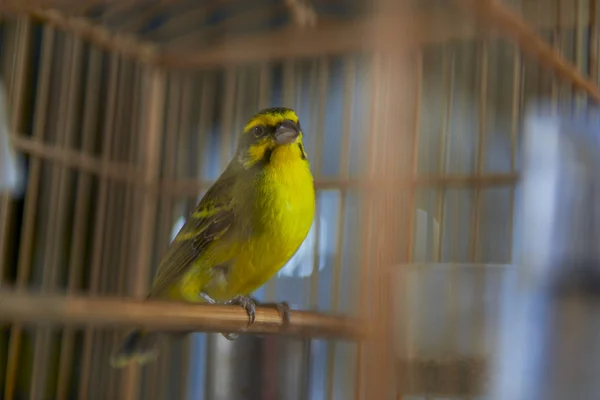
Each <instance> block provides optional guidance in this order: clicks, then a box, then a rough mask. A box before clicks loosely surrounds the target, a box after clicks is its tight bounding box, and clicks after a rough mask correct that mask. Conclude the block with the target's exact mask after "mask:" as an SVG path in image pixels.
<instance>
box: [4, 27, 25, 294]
mask: <svg viewBox="0 0 600 400" xmlns="http://www.w3.org/2000/svg"><path fill="white" fill-rule="evenodd" d="M16 30H17V32H16V35H15V38H14V40H13V43H14V46H15V47H14V49H13V51H14V55H13V57H12V63H11V64H12V65H11V67H12V70H11V71H10V81H8V82H6V81H5V82H6V85H5V87H6V88H7V89H8V93H6V96H7V99H6V101H9V99H10V107H9V108H8V110H7V111H8V112H10V113H11V115H10V117H9V118H10V121H9V122H8V124H7V125H8V126H10V132H11V133H13V134H14V133H17V132H18V133H21V132H20V130H21V128H22V127H21V125H22V123H23V112H24V95H25V82H26V80H27V78H28V77H27V75H26V73H25V72H26V71H27V66H26V62H27V59H28V57H29V53H30V47H31V21H30V20H29V18H27V17H21V18H19V19H18V20H17V29H16ZM0 202H1V204H0V263H1V264H4V263H5V262H6V259H7V258H6V256H7V254H6V252H7V245H8V240H9V237H8V236H9V230H10V229H11V227H12V225H13V222H14V221H13V217H14V213H13V212H12V210H13V203H12V202H11V198H10V194H8V193H7V194H3V195H2V194H0ZM4 268H5V267H4V266H0V283H1V281H2V278H3V276H4V270H3V269H4Z"/></svg>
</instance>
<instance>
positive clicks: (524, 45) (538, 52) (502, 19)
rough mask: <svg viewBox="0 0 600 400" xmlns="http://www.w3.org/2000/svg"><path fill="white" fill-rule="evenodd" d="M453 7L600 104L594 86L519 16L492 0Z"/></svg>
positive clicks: (469, 1) (471, 0) (466, 0)
mask: <svg viewBox="0 0 600 400" xmlns="http://www.w3.org/2000/svg"><path fill="white" fill-rule="evenodd" d="M454 2H455V3H456V4H458V5H459V6H461V7H463V8H464V9H466V10H468V11H472V12H474V13H475V14H476V15H477V17H479V18H480V19H482V20H483V21H485V22H487V23H489V24H491V25H492V26H495V27H497V28H498V29H499V30H500V31H501V32H502V33H503V34H504V35H505V36H507V37H509V38H510V39H511V40H513V41H514V42H515V43H516V44H517V45H518V46H519V47H520V48H521V49H522V50H523V52H525V53H527V54H529V55H530V56H533V57H534V58H536V59H537V60H538V61H539V62H540V64H541V66H542V67H544V68H548V69H550V70H552V71H553V72H555V73H556V74H557V75H558V76H559V77H562V78H563V79H565V80H567V81H568V82H570V83H571V84H572V85H573V86H574V87H576V88H578V89H580V90H582V91H584V92H585V93H587V94H588V95H589V96H590V97H591V98H593V99H594V100H595V101H596V102H598V101H600V91H599V90H598V87H597V86H596V85H595V84H594V83H593V82H592V81H591V80H590V79H588V78H587V77H585V76H584V75H583V74H581V73H580V72H579V69H578V68H577V67H576V66H574V65H573V64H571V63H570V62H568V61H567V60H565V59H564V58H563V57H562V56H561V55H560V54H559V53H558V51H556V50H555V49H553V48H552V47H551V46H550V45H549V44H548V43H546V42H545V41H544V40H543V39H542V38H541V37H540V36H539V35H538V34H537V32H536V31H535V30H534V29H533V28H531V26H529V25H528V24H527V23H526V22H525V21H523V19H522V18H521V17H519V16H518V15H517V14H516V13H514V12H513V11H511V10H510V9H508V7H506V6H504V5H502V4H500V3H499V2H498V1H496V0H491V1H480V0H454Z"/></svg>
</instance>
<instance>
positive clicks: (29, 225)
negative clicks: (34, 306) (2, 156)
mask: <svg viewBox="0 0 600 400" xmlns="http://www.w3.org/2000/svg"><path fill="white" fill-rule="evenodd" d="M54 35H55V32H54V29H53V28H51V27H44V29H43V33H42V51H41V58H40V70H39V78H38V85H37V92H36V104H35V116H34V122H33V139H34V140H35V141H38V142H41V141H42V140H43V137H44V131H45V129H46V121H47V112H48V101H49V89H50V73H51V71H52V59H53V52H54ZM30 160H31V161H30V164H29V177H28V181H27V196H26V197H25V207H24V212H23V221H22V223H21V226H22V228H21V229H22V230H21V240H20V247H19V261H18V263H17V281H16V287H17V289H23V288H25V287H26V286H27V283H28V281H29V279H30V275H31V264H32V259H31V256H32V253H33V241H34V232H35V228H36V226H35V221H36V219H37V215H36V214H37V200H38V196H39V191H40V178H41V172H42V171H41V167H42V160H41V159H40V158H39V156H34V155H32V156H31V158H30ZM22 331H23V327H22V326H21V325H20V324H15V325H13V327H12V329H11V334H10V340H9V344H8V361H7V367H6V380H5V387H4V398H5V399H6V400H11V399H14V398H15V385H16V379H17V371H18V362H19V348H20V346H21V337H22Z"/></svg>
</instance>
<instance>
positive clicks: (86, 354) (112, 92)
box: [79, 54, 119, 399]
mask: <svg viewBox="0 0 600 400" xmlns="http://www.w3.org/2000/svg"><path fill="white" fill-rule="evenodd" d="M118 75H119V56H118V54H112V55H111V57H110V66H109V82H108V91H107V98H106V104H107V105H108V107H107V108H106V113H105V115H104V123H105V126H104V130H103V132H102V153H101V154H102V156H101V157H102V161H101V164H100V167H101V170H106V169H107V162H108V160H109V156H110V154H109V151H110V148H111V143H112V139H113V132H114V129H113V126H114V112H115V110H114V108H115V103H116V98H117V82H118V80H117V79H118ZM107 192H108V188H107V180H106V178H105V177H101V179H100V182H99V190H98V195H97V201H98V203H97V205H96V214H95V219H94V240H93V243H94V244H93V252H92V261H91V265H90V288H89V293H90V294H91V295H96V294H98V293H99V291H100V289H101V287H100V278H101V268H102V253H103V250H104V245H105V244H104V229H105V220H106V203H107V197H108V193H107ZM94 341H95V339H94V332H93V331H92V330H91V329H86V330H85V332H84V338H83V352H82V361H81V380H80V383H79V397H80V398H83V399H85V398H88V393H89V392H88V389H89V388H90V382H91V380H92V376H93V374H92V369H93V365H92V362H93V352H94Z"/></svg>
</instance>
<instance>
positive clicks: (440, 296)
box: [0, 0, 600, 400]
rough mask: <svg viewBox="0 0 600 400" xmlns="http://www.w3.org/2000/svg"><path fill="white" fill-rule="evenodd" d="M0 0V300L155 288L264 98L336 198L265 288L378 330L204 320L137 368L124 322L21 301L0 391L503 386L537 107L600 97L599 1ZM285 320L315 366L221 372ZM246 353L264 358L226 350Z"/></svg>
mask: <svg viewBox="0 0 600 400" xmlns="http://www.w3.org/2000/svg"><path fill="white" fill-rule="evenodd" d="M0 12H1V14H0V77H1V79H2V81H3V83H4V86H5V87H6V94H5V101H4V102H3V103H4V105H5V107H6V111H5V112H4V113H2V112H0V117H1V118H2V120H1V121H0V123H1V124H2V126H1V127H0V133H2V135H4V136H3V137H4V138H8V139H9V140H8V141H0V144H2V145H3V146H4V147H5V148H6V150H7V151H6V153H2V152H0V155H2V154H5V156H4V159H2V160H0V161H1V162H2V163H3V164H2V168H3V171H8V168H16V169H17V170H19V168H20V170H19V171H20V173H21V175H19V176H21V179H22V181H21V183H22V185H21V187H20V189H19V188H17V189H18V190H17V189H14V190H9V189H6V190H5V194H4V195H3V196H2V198H1V201H0V263H1V264H0V268H1V269H0V272H1V275H0V277H1V283H0V294H1V293H3V292H2V290H3V289H4V290H5V291H6V292H5V293H6V294H4V295H3V296H5V297H3V298H2V299H5V300H6V299H9V298H10V296H11V293H13V292H14V291H23V293H32V294H36V293H37V294H39V293H43V294H49V295H53V296H63V297H62V298H64V299H66V301H67V302H68V301H69V298H70V296H80V297H84V298H87V297H90V298H97V297H101V298H104V297H111V298H138V299H139V298H143V297H144V296H145V294H146V291H147V290H148V288H149V285H150V282H151V279H152V277H153V275H154V272H155V268H156V266H157V264H158V261H159V259H160V257H161V256H162V255H163V254H164V252H165V251H166V249H167V247H168V245H169V242H170V240H172V238H173V237H174V236H175V234H176V232H177V231H178V229H179V228H180V227H181V225H182V224H183V222H184V220H185V218H186V216H187V215H188V214H189V213H190V212H191V210H192V209H193V208H194V206H195V205H196V203H197V201H198V200H199V199H200V198H201V196H202V195H203V194H204V193H205V191H206V190H207V189H208V187H209V186H210V184H211V183H212V182H213V181H214V180H215V179H216V178H217V177H218V175H219V174H220V172H221V171H222V170H223V168H224V167H225V165H226V164H227V163H228V162H229V160H230V158H231V156H232V155H233V151H234V149H235V145H236V143H235V138H236V135H237V133H238V132H240V130H241V129H242V127H243V125H244V123H245V121H246V119H247V118H248V117H249V116H250V115H252V114H253V113H255V112H256V111H257V110H259V109H261V108H264V107H268V106H286V107H292V108H294V109H295V110H296V111H297V113H298V115H299V117H300V120H301V121H302V126H303V127H304V130H305V131H306V132H305V136H306V143H305V144H306V150H307V153H308V154H309V158H310V160H311V167H312V171H313V174H314V176H315V185H316V188H317V198H318V199H317V201H318V204H317V216H316V218H315V222H314V225H313V228H312V230H311V233H310V234H309V236H308V238H307V240H306V241H305V243H304V244H303V246H302V247H301V249H300V250H299V251H298V253H297V254H296V255H295V256H294V258H293V259H292V260H291V261H290V262H289V263H288V265H286V267H285V268H284V269H283V270H282V271H281V272H280V273H279V274H278V276H277V278H276V279H273V280H272V281H271V282H269V283H268V284H267V285H265V286H264V287H263V288H261V289H260V290H259V291H258V292H257V293H256V297H257V298H258V299H260V300H267V301H272V300H277V301H283V300H285V301H287V302H289V303H290V305H291V306H292V308H295V309H302V310H311V311H316V312H321V313H324V314H325V316H327V315H330V314H332V313H335V314H343V315H345V316H348V317H352V318H356V319H357V320H356V323H357V324H359V323H360V324H366V325H367V326H369V327H370V328H371V331H372V332H371V333H372V334H371V335H370V336H369V337H368V338H366V339H364V340H360V341H352V340H336V339H331V338H330V339H321V338H310V339H307V338H304V339H293V338H289V339H288V338H279V339H267V340H266V342H263V341H252V340H250V339H248V340H245V339H244V340H242V341H241V342H239V344H236V345H231V344H229V345H228V344H224V342H223V341H222V339H221V338H220V337H219V336H218V335H216V334H206V333H200V332H199V333H194V334H192V335H190V336H189V337H187V338H185V339H183V340H179V341H172V342H169V343H167V344H165V346H163V348H161V357H160V358H159V360H158V361H157V362H156V363H154V364H152V365H150V366H148V367H144V368H143V369H137V367H131V369H130V370H128V371H126V372H123V371H120V370H113V369H110V367H109V365H108V355H109V354H110V351H111V350H112V348H113V347H114V346H116V344H117V342H118V340H120V338H121V336H122V334H123V333H124V332H125V331H126V328H125V327H121V326H112V327H110V326H102V327H92V326H73V325H71V324H69V321H68V320H67V319H68V318H67V317H65V320H64V321H60V320H58V321H55V322H56V323H55V324H53V325H51V326H46V325H44V326H37V325H36V324H23V323H21V322H19V321H9V320H5V321H3V325H0V389H1V390H0V393H2V394H0V398H2V399H5V400H12V399H29V398H31V399H88V398H89V399H110V398H124V399H138V398H143V399H175V398H180V399H206V400H213V399H255V398H256V399H258V398H260V399H288V398H290V399H291V398H302V399H315V400H318V399H340V400H342V399H344V400H345V399H357V400H358V399H369V400H370V399H384V398H385V399H387V398H394V399H403V400H417V399H418V400H425V399H426V400H433V399H450V398H451V399H465V400H467V399H483V398H486V399H487V398H491V397H489V396H490V395H491V394H490V391H489V383H490V382H491V380H492V375H493V374H492V367H491V364H492V359H493V358H494V357H498V350H497V349H498V340H499V339H500V337H501V336H502V335H503V333H504V332H505V330H506V329H510V328H507V327H506V326H505V325H503V322H502V321H503V319H502V318H503V317H502V316H503V315H506V313H507V312H509V313H510V310H511V307H514V305H511V303H510V301H511V299H514V296H515V293H516V291H518V282H519V275H518V271H517V270H516V269H517V268H516V266H515V264H514V263H515V262H516V259H515V257H516V256H515V255H516V254H517V252H518V251H519V244H520V243H521V239H520V237H519V232H520V230H519V229H518V226H519V225H518V224H519V218H516V217H515V215H517V214H516V208H517V203H516V200H515V199H518V196H519V195H520V186H519V185H518V183H519V182H520V177H521V163H520V159H521V158H520V156H519V154H520V148H521V144H522V136H523V132H524V130H525V123H524V121H525V120H526V116H527V109H528V108H527V107H528V105H530V104H532V103H536V102H539V101H544V102H545V103H547V104H548V110H550V113H551V112H553V110H555V109H558V106H559V105H560V106H561V109H562V110H563V112H564V113H566V114H568V115H588V114H587V113H588V109H589V107H590V105H591V104H592V103H594V102H596V101H598V100H599V99H600V92H599V91H598V89H597V84H598V72H599V68H600V66H599V65H598V43H599V42H598V32H599V31H598V17H600V11H599V10H598V7H596V1H595V0H564V1H562V0H510V1H500V0H480V1H476V0H472V1H470V0H453V1H447V0H444V1H441V0H414V1H410V0H403V1H386V0H378V1H367V0H311V1H310V2H309V1H304V0H243V1H241V0H211V1H197V0H196V1H193V0H120V1H118V2H117V1H110V0H104V1H97V0H77V1H74V0H28V1H24V0H21V1H17V0H14V1H13V0H3V1H2V2H0ZM3 143H4V144H3ZM9 146H10V148H8V147H9ZM17 175H18V174H16V175H15V176H17ZM7 187H8V186H7ZM10 187H12V186H10ZM64 296H67V297H64ZM1 304H2V301H1V300H0V318H2V312H3V311H2V305H1ZM5 304H8V303H5ZM32 304H33V303H32ZM42 305H43V304H42V303H40V306H42ZM513 309H514V308H513ZM118 312H119V310H115V313H118ZM24 318H25V317H24ZM25 319H26V318H25ZM256 340H259V339H256ZM260 340H263V339H260ZM270 340H279V342H277V346H279V347H277V346H276V347H274V348H275V349H280V350H279V353H278V354H279V356H278V357H279V359H278V361H277V362H276V363H275V364H274V365H276V366H278V367H277V368H279V367H281V368H284V367H286V366H287V367H290V368H291V369H290V371H291V372H290V376H291V377H288V378H285V379H284V378H277V379H279V380H280V383H282V386H285V385H287V382H288V381H287V380H286V379H292V380H294V379H296V380H297V381H298V382H296V381H294V382H295V384H298V385H300V386H301V387H302V388H303V389H302V390H301V391H297V390H296V389H294V390H295V391H296V393H295V394H294V396H292V395H291V394H290V393H288V394H281V393H284V392H285V389H281V388H280V392H278V393H279V394H277V395H273V394H268V391H266V392H265V393H267V394H262V395H260V396H257V395H253V394H249V393H248V392H244V393H242V392H235V393H234V392H233V391H229V392H228V391H227V390H225V389H222V388H223V387H229V388H231V387H233V386H234V385H233V384H232V383H231V382H239V381H240V380H243V379H245V378H244V374H246V373H248V372H247V371H248V370H252V369H257V370H258V371H263V370H264V371H270V370H269V368H272V365H271V364H269V362H268V357H266V356H265V357H266V358H265V357H263V358H260V357H257V356H253V355H252V354H254V353H252V352H251V351H250V350H249V349H258V350H257V351H260V352H265V351H266V348H267V347H269V346H270V345H269V343H271V342H270ZM236 343H238V342H236ZM265 343H266V344H265ZM299 343H300V344H299ZM223 346H225V347H223ZM227 346H229V347H227ZM295 346H296V347H295ZM298 346H299V347H298ZM269 348H270V347H269ZM215 349H218V351H217V350H215ZM271 350H272V349H271ZM215 351H217V353H215ZM249 351H250V352H249ZM248 352H249V353H248ZM275 352H276V353H277V351H275ZM241 353H244V354H250V355H248V356H247V358H245V359H244V360H245V361H244V363H245V364H244V365H247V368H237V369H236V368H233V366H232V363H231V362H229V363H227V362H224V361H223V360H225V359H226V358H227V357H235V355H236V354H241ZM215 354H216V355H215ZM261 354H263V353H261ZM265 354H266V353H265ZM273 357H277V356H273ZM267 364H269V365H271V367H269V366H268V365H267ZM298 377H302V378H301V379H300V378H298ZM272 379H276V378H275V377H274V376H272ZM268 380H269V379H268V378H267V381H268ZM219 382H221V383H219ZM228 382H229V383H228ZM261 382H262V381H261ZM261 384H262V383H261ZM219 385H221V386H219ZM223 385H224V386H223ZM265 385H266V383H265ZM219 387H221V389H218V388H219ZM291 387H294V388H297V386H289V387H288V389H289V388H291ZM215 388H217V389H215ZM236 390H237V389H236ZM582 398H583V397H582Z"/></svg>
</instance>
